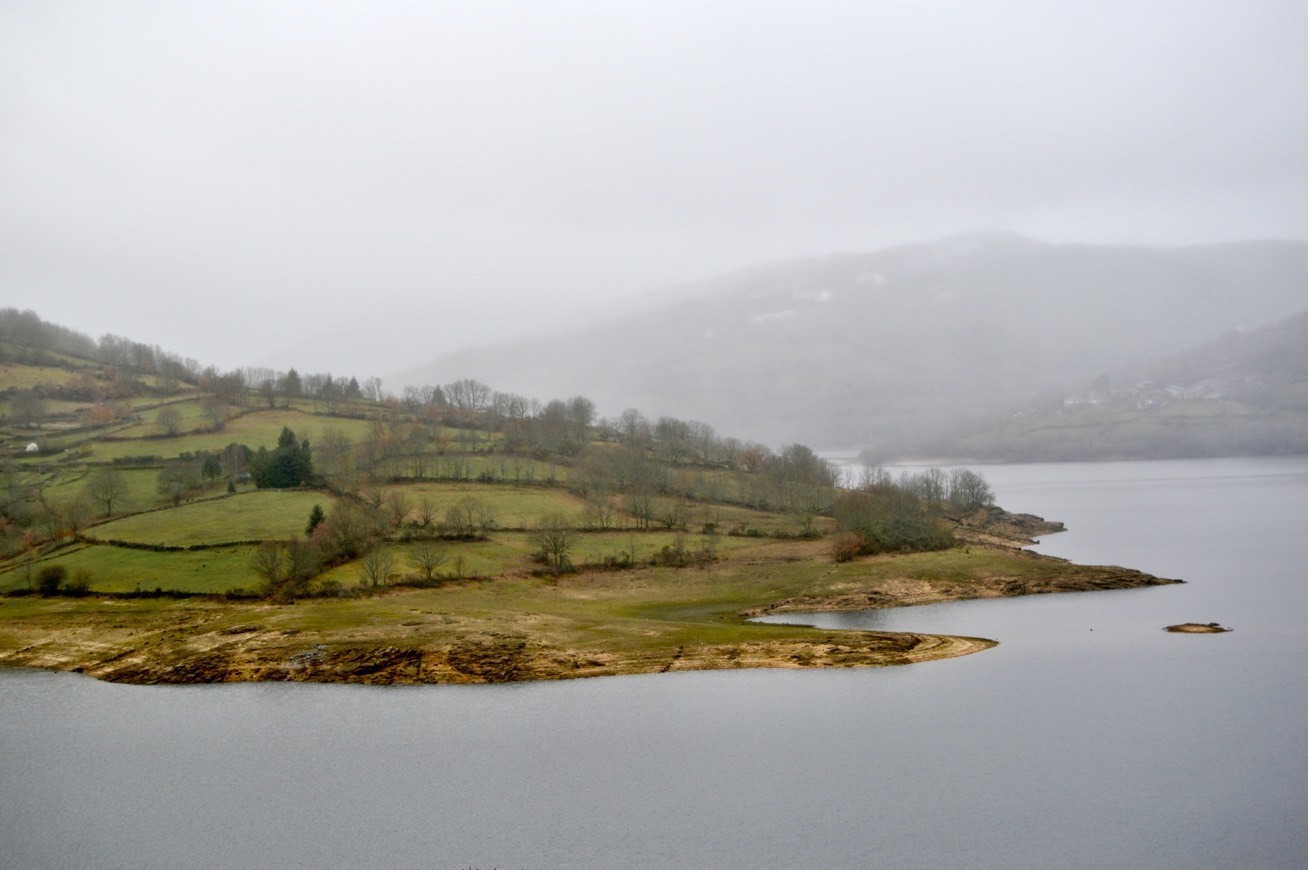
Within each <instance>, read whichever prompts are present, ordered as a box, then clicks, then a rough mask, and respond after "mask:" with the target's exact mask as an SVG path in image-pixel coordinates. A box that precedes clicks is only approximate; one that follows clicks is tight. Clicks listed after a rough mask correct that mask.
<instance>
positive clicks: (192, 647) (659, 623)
mask: <svg viewBox="0 0 1308 870" xmlns="http://www.w3.org/2000/svg"><path fill="white" fill-rule="evenodd" d="M954 523H955V524H956V535H957V536H958V537H959V538H960V539H961V540H962V542H963V543H962V546H961V547H960V548H958V549H957V550H955V551H953V553H954V555H953V556H952V557H950V558H952V559H954V567H955V568H956V569H957V568H959V564H960V563H966V564H968V565H970V564H972V563H973V562H977V561H986V560H992V559H997V560H998V563H999V564H1000V565H1001V569H1000V570H998V571H991V572H990V573H985V574H982V575H978V576H970V575H969V576H968V577H967V578H966V579H961V580H960V579H959V577H957V576H944V574H947V573H948V572H943V573H942V574H939V575H938V574H936V573H933V571H932V570H931V569H930V568H927V567H924V565H925V564H926V563H924V562H922V561H920V560H919V559H918V557H915V556H900V557H889V558H883V559H880V560H879V561H878V560H876V558H875V557H874V560H873V561H870V562H868V563H866V564H865V565H863V566H859V565H857V564H855V565H853V566H852V567H850V566H843V567H842V566H831V565H830V564H829V563H828V564H826V566H825V567H824V566H823V563H822V562H821V561H817V560H816V559H814V560H813V561H812V564H813V567H814V569H815V570H814V576H815V578H816V579H817V582H816V583H815V584H814V585H815V586H817V587H820V588H821V590H822V592H821V594H809V595H800V596H791V597H786V598H781V599H779V600H776V601H773V602H770V603H767V604H762V605H756V606H751V607H747V608H744V609H739V610H738V609H736V608H732V607H727V608H724V609H720V610H719V609H715V608H713V607H709V606H707V605H706V606H705V607H706V609H705V610H704V611H702V615H700V616H698V617H696V620H697V621H695V620H692V621H691V622H690V623H686V622H684V621H683V619H682V618H681V617H676V618H664V619H662V620H655V621H652V622H646V623H644V625H646V626H647V628H646V629H643V630H642V631H641V632H639V633H640V634H645V635H657V636H658V638H662V639H658V640H649V641H644V642H633V641H632V639H631V638H632V634H631V631H632V630H631V629H630V628H629V627H627V626H622V625H617V624H614V625H605V624H603V623H600V624H599V625H598V628H599V633H598V634H595V633H594V632H590V633H581V634H577V633H574V634H570V635H561V634H559V633H558V632H557V631H555V630H553V629H552V628H551V625H550V624H549V621H548V620H546V619H544V617H542V616H541V614H539V613H533V612H529V611H517V610H515V611H511V612H510V611H505V612H504V614H503V615H502V616H497V617H492V618H482V619H481V621H478V620H477V617H476V616H475V615H470V614H467V613H463V612H458V611H455V612H441V611H440V610H439V605H440V602H441V601H442V600H443V599H440V598H438V597H437V596H439V595H440V592H439V591H438V590H436V591H433V590H392V591H388V592H387V593H385V594H384V595H382V596H380V597H378V598H375V599H370V600H369V601H366V602H362V603H358V602H356V603H354V604H351V603H348V602H341V601H336V602H333V601H330V600H321V599H320V600H306V601H304V602H301V603H299V604H295V605H291V606H289V607H288V606H284V605H281V606H279V605H274V604H271V603H268V602H258V603H250V602H245V603H230V602H222V601H217V600H209V601H190V602H180V603H177V604H172V605H166V606H161V607H164V608H165V609H159V610H154V611H148V610H146V609H144V608H143V606H140V605H128V604H125V603H123V602H114V601H110V600H105V601H101V602H98V603H97V602H82V603H78V604H73V603H69V604H67V605H63V604H58V603H55V604H51V605H48V609H47V610H43V611H41V612H40V614H37V615H31V616H29V617H28V618H24V619H10V618H8V617H9V616H10V614H7V613H5V611H6V610H8V607H4V608H0V635H3V636H0V666H9V667H35V668H45V669H50V670H62V671H74V672H77V673H83V674H86V675H88V676H92V677H96V678H98V679H102V680H106V681H109V682H121V683H132V684H191V683H222V682H253V681H261V682H323V683H364V684H386V685H392V684H428V683H503V682H520V681H527V680H556V679H575V678H580V677H597V676H618V675H631V674H654V673H669V672H674V671H686V670H721V669H734V668H830V667H874V666H887V665H900V664H909V663H913V662H921V661H930V660H935V659H943V658H950V657H954V656H961V655H968V654H971V653H974V652H979V651H981V650H985V649H989V648H990V647H993V646H995V645H996V641H993V640H986V639H983V638H970V637H954V636H945V635H933V634H917V633H911V632H903V633H899V632H895V633H892V632H862V631H824V630H818V629H812V628H807V627H800V626H788V627H785V628H782V627H780V626H776V625H771V626H757V632H756V630H755V627H754V626H747V625H743V624H742V623H743V622H744V621H745V620H748V619H749V618H752V617H757V616H763V615H767V614H776V613H793V612H813V611H831V610H867V609H880V608H889V607H906V606H913V605H919V604H929V603H934V602H941V601H959V600H969V599H980V598H1001V597H1012V596H1018V595H1039V594H1047V593H1054V592H1085V591H1099V590H1108V589H1127V588H1138V587H1144V586H1157V585H1164V584H1169V583H1176V582H1180V581H1176V580H1168V579H1164V578H1160V577H1154V576H1152V575H1149V574H1146V573H1144V572H1141V571H1134V570H1131V569H1127V568H1119V567H1113V566H1107V567H1104V566H1083V565H1075V564H1072V563H1069V562H1067V561H1065V560H1062V559H1057V558H1054V557H1051V556H1044V555H1040V554H1036V553H1032V552H1029V551H1026V550H1023V549H1021V545H1022V544H1023V543H1026V542H1028V541H1029V538H1031V537H1032V536H1034V535H1037V534H1046V533H1049V532H1051V531H1057V530H1059V529H1061V524H1057V523H1048V522H1046V521H1044V520H1041V519H1040V518H1039V517H1031V516H1029V515H1013V514H1007V513H1005V512H1003V511H1000V510H998V509H994V510H991V511H987V512H980V513H978V514H976V515H974V516H972V517H966V518H956V519H955V520H954ZM814 552H815V553H816V552H817V551H814ZM922 557H923V558H929V557H930V554H922ZM809 558H810V559H813V558H814V557H809ZM770 564H773V565H775V564H778V563H770ZM783 564H784V563H783ZM874 568H875V569H876V570H872V569H874ZM818 569H820V570H818ZM838 571H846V572H848V579H843V578H845V576H846V575H844V574H837V572H838ZM711 575H712V571H711V570H710V571H709V572H708V574H707V575H703V576H711ZM694 576H696V575H675V577H674V578H673V582H675V583H676V584H677V587H678V588H680V584H682V583H684V582H685V578H688V577H694ZM833 577H834V578H835V579H833ZM490 582H492V583H495V582H496V581H490ZM573 582H575V584H576V587H575V588H574V589H572V590H568V589H567V588H566V584H564V585H560V586H553V585H548V586H543V587H540V588H543V589H548V592H547V593H539V590H538V593H539V594H548V595H549V596H560V597H561V598H566V597H567V596H568V595H574V596H590V595H593V594H594V593H595V591H596V589H597V587H596V585H595V584H597V583H602V582H606V581H602V580H599V579H597V578H595V577H594V576H588V577H583V578H579V579H577V580H576V581H573ZM607 582H609V583H610V584H612V585H611V586H610V587H609V588H610V589H612V588H617V587H619V586H623V585H625V584H629V583H630V581H629V580H627V579H626V578H625V576H624V575H615V576H614V577H611V578H609V580H608V581H607ZM544 600H545V599H538V601H544ZM548 600H549V601H551V602H554V603H555V604H557V601H558V599H555V598H550V599H548ZM537 606H539V604H538V605H537ZM551 606H553V605H551ZM351 607H356V608H362V607H368V608H374V609H373V610H367V611H354V610H349V608H351ZM77 608H82V609H80V610H79V609H77ZM383 611H384V612H385V613H386V614H410V615H409V616H400V617H397V616H394V615H390V616H385V617H383V616H382V612H383ZM356 612H357V613H360V614H361V616H359V617H350V618H346V617H347V615H348V614H351V613H356ZM669 620H670V621H669ZM710 624H716V625H721V626H732V625H734V626H736V628H735V629H733V630H732V634H731V637H732V639H733V640H734V641H735V642H730V643H719V642H713V641H712V640H711V638H714V637H721V636H722V635H721V634H717V635H715V634H713V633H712V632H711V631H710V632H708V633H705V632H703V631H700V630H697V629H693V626H695V625H710ZM688 625H689V626H691V628H687V626H688ZM623 632H627V633H626V634H624V633H623ZM697 632H698V633H697ZM580 638H585V641H586V642H584V643H583V644H580V645H579V644H578V643H577V640H578V639H580ZM683 638H691V639H689V640H687V639H683ZM696 638H699V639H696ZM705 638H707V640H705Z"/></svg>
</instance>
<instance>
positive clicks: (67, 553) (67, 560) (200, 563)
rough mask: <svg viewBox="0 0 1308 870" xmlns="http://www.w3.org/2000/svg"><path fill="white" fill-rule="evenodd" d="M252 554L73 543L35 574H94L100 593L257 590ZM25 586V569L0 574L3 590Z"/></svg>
mask: <svg viewBox="0 0 1308 870" xmlns="http://www.w3.org/2000/svg"><path fill="white" fill-rule="evenodd" d="M253 553H254V547H223V548H221V549H217V550H194V551H169V552H162V553H159V552H154V551H151V550H131V549H127V548H126V547H112V546H108V545H91V544H74V545H72V546H68V547H64V548H62V549H60V550H58V551H57V552H55V553H54V554H51V555H49V556H46V557H44V558H42V559H40V560H39V561H37V562H36V563H35V565H34V572H35V571H40V569H41V568H44V567H47V566H50V565H62V566H63V567H64V568H65V569H67V571H68V574H69V576H71V575H72V574H73V573H74V572H76V571H78V570H85V571H86V572H87V573H88V574H89V576H90V583H91V589H92V590H93V591H96V592H132V591H134V590H136V589H138V588H139V589H142V590H145V591H150V590H153V589H156V588H158V589H175V590H179V591H182V592H227V591H230V590H233V589H239V588H244V589H247V590H254V589H256V588H257V587H258V585H259V578H258V577H257V576H255V574H254V572H253V571H252V570H250V557H251V556H252V555H253ZM10 564H11V565H12V564H13V563H10ZM26 586H27V579H26V575H25V571H24V568H23V567H22V566H21V565H20V566H17V567H11V568H10V569H9V570H8V571H5V572H3V573H0V590H7V589H21V588H25V587H26Z"/></svg>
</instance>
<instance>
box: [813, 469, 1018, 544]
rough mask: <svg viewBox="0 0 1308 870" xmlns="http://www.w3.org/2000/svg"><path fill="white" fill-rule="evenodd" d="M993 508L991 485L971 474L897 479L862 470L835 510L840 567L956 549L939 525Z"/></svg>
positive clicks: (959, 472) (839, 497) (930, 474)
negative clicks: (874, 557) (949, 517)
mask: <svg viewBox="0 0 1308 870" xmlns="http://www.w3.org/2000/svg"><path fill="white" fill-rule="evenodd" d="M993 502H994V496H993V494H992V492H991V490H990V485H989V484H988V483H986V481H985V478H983V477H982V476H981V475H979V474H977V473H976V472H974V471H972V470H971V469H967V468H957V469H954V470H953V471H951V472H949V473H946V472H945V471H943V470H942V469H939V468H929V469H927V470H926V471H923V472H920V473H918V474H909V473H907V472H906V473H904V474H902V475H900V477H899V478H898V479H895V478H894V477H892V476H891V475H890V474H889V472H887V471H885V470H884V469H881V468H868V469H864V471H863V473H862V475H861V476H860V478H859V480H858V482H857V484H856V486H855V487H854V488H853V489H849V490H844V491H841V492H840V493H839V494H838V495H837V496H836V499H835V502H834V504H833V505H832V507H831V513H832V516H834V517H835V520H836V523H837V528H838V534H837V536H836V538H835V541H834V543H833V545H832V555H833V556H834V557H835V559H836V560H837V561H846V560H848V559H852V558H854V557H855V556H861V555H870V554H876V553H911V552H920V551H926V550H943V549H946V548H948V547H951V546H953V545H954V544H955V543H956V541H955V538H954V536H953V534H952V533H951V532H950V531H949V530H948V529H947V528H946V527H944V526H943V525H941V523H940V521H939V520H940V517H941V516H943V515H944V514H945V513H946V512H948V511H951V510H952V511H971V510H975V509H977V508H981V507H986V506H989V505H991V504H993Z"/></svg>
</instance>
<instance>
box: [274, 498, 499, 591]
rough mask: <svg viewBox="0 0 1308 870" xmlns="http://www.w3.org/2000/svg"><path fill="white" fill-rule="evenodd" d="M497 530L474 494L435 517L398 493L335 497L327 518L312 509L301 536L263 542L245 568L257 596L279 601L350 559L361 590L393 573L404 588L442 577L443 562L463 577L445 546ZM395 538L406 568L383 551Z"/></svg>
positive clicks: (327, 587) (426, 506) (326, 587)
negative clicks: (404, 551)
mask: <svg viewBox="0 0 1308 870" xmlns="http://www.w3.org/2000/svg"><path fill="white" fill-rule="evenodd" d="M496 527H497V523H496V515H495V511H494V510H493V508H491V507H490V506H489V505H487V504H486V503H485V502H484V501H483V500H482V499H480V498H477V497H476V496H464V497H463V498H461V499H459V500H458V501H456V502H455V503H453V504H451V505H449V506H447V507H446V509H445V511H444V512H443V513H442V514H441V515H439V516H438V515H437V512H436V509H435V506H434V504H433V503H432V501H431V500H430V499H428V498H423V499H422V500H420V501H419V502H418V503H417V504H413V503H411V502H410V501H409V499H408V498H407V497H406V496H405V494H404V493H403V492H400V491H392V492H390V493H388V494H386V495H382V494H380V491H372V492H369V493H367V497H365V498H357V499H352V498H344V499H341V500H340V501H338V502H337V503H336V505H335V506H334V507H333V508H332V510H331V513H330V514H328V513H326V512H324V511H323V510H322V507H321V506H320V505H314V508H313V510H312V511H311V512H310V514H309V517H308V520H307V522H306V524H305V534H304V537H298V536H297V537H292V538H289V539H286V540H280V541H266V542H264V543H263V544H261V545H260V546H259V548H258V550H256V552H255V553H254V555H253V556H252V557H251V560H250V568H251V570H252V571H253V572H254V573H255V575H256V576H257V577H258V578H259V581H260V584H261V591H263V592H264V593H265V594H268V595H271V596H273V597H274V598H278V599H282V600H289V599H294V598H299V597H303V596H306V595H309V594H311V592H313V591H314V590H313V589H312V588H311V586H312V581H313V580H314V578H316V577H318V576H319V575H320V574H321V573H322V572H323V571H325V570H326V569H327V568H330V567H332V566H335V565H340V564H343V563H345V562H350V561H356V560H357V562H358V568H359V579H360V584H359V585H360V587H361V588H362V589H365V590H368V589H376V588H377V587H379V586H384V585H386V584H387V583H390V582H392V581H393V580H394V579H395V578H396V577H397V576H400V575H403V577H404V578H405V579H406V580H408V581H409V582H411V583H412V582H416V583H419V584H430V583H434V582H437V581H438V580H440V579H441V578H442V576H443V574H442V568H443V567H444V566H445V565H446V564H447V563H448V564H450V565H451V566H452V568H453V571H454V573H455V574H456V575H460V574H462V572H463V560H462V558H460V557H456V558H454V559H451V558H450V554H449V549H448V546H447V542H448V541H449V540H452V539H457V540H480V539H485V538H486V537H488V536H489V535H490V533H491V532H492V531H493V530H494V529H495V528H496ZM396 534H399V535H400V536H401V537H403V538H404V539H405V540H407V541H408V542H409V543H410V546H409V551H408V562H407V566H406V565H405V564H402V563H401V561H400V559H399V558H398V557H397V556H396V555H395V554H394V552H392V551H391V550H390V549H388V548H387V547H385V546H384V543H385V542H386V541H387V540H388V539H389V538H391V537H392V536H394V535H396ZM405 567H407V568H408V569H409V570H408V571H407V572H405V571H404V570H403V569H404V568H405ZM316 591H317V592H319V593H325V594H332V593H334V592H337V591H339V587H337V586H335V585H333V584H331V583H328V584H320V586H319V588H318V589H317V590H316Z"/></svg>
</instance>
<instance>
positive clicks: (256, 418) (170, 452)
mask: <svg viewBox="0 0 1308 870" xmlns="http://www.w3.org/2000/svg"><path fill="white" fill-rule="evenodd" d="M144 425H145V427H146V430H147V431H146V432H145V433H144V434H151V432H153V431H157V429H158V427H157V426H156V425H155V423H154V415H150V414H147V416H146V423H145V424H144ZM283 426H289V427H290V428H291V430H292V431H293V432H295V437H296V438H297V439H299V440H301V441H303V440H304V439H306V438H307V439H308V440H309V444H310V446H312V445H313V443H314V442H315V441H316V440H317V439H318V438H319V437H320V436H321V435H322V433H324V432H326V431H327V430H329V429H334V430H336V431H338V432H340V433H342V434H344V435H345V436H347V437H348V438H350V439H351V440H352V441H355V442H358V441H359V440H361V439H362V438H363V437H364V436H365V435H367V433H368V431H369V424H368V422H367V421H365V420H346V419H341V418H338V417H319V416H313V415H309V414H305V413H302V412H300V411H295V410H289V409H286V408H274V409H270V410H260V411H247V412H246V413H244V414H242V415H241V416H239V417H235V418H233V419H231V420H228V421H227V424H226V425H225V426H224V427H223V428H222V430H221V431H218V432H203V433H193V434H189V435H179V436H177V437H175V438H151V439H148V440H138V439H129V440H125V441H96V442H94V443H93V444H92V451H93V452H92V456H93V458H94V459H95V460H97V461H99V462H110V461H112V460H114V459H117V458H120V457H123V456H143V455H154V456H160V457H164V458H171V457H175V456H178V455H179V454H182V453H216V452H218V451H220V450H222V449H223V448H224V447H226V446H227V445H228V444H231V443H233V442H236V443H237V444H244V445H246V446H247V447H249V448H250V449H251V450H258V449H259V448H260V447H267V448H268V449H269V450H272V449H273V448H275V447H276V446H277V438H278V436H280V435H281V433H282V427H283Z"/></svg>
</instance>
